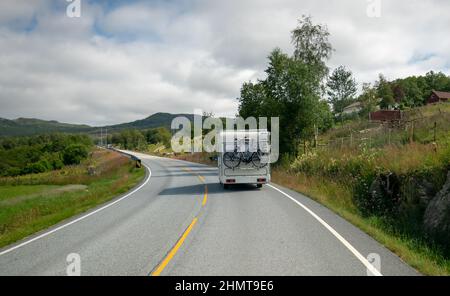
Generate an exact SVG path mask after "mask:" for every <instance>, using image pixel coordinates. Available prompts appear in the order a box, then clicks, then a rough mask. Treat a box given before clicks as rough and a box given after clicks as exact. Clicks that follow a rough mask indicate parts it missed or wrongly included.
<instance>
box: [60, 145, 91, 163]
mask: <svg viewBox="0 0 450 296" xmlns="http://www.w3.org/2000/svg"><path fill="white" fill-rule="evenodd" d="M88 153H89V151H88V149H87V148H86V146H84V145H83V144H71V145H70V146H68V147H66V148H65V149H64V151H63V161H64V164H65V165H72V164H80V162H81V161H82V160H83V159H85V158H86V157H87V156H88Z"/></svg>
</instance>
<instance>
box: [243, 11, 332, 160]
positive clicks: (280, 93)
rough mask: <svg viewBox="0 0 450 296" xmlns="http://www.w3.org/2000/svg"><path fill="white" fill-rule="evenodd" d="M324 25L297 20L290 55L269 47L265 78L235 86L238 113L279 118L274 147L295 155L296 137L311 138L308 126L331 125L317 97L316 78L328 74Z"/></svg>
mask: <svg viewBox="0 0 450 296" xmlns="http://www.w3.org/2000/svg"><path fill="white" fill-rule="evenodd" d="M328 36H329V33H328V31H327V29H326V27H324V26H322V25H314V24H313V23H312V21H311V18H310V17H303V18H302V19H300V20H299V24H298V26H297V28H295V29H294V30H293V31H292V43H293V45H294V55H293V56H292V57H290V56H288V55H287V54H285V53H283V52H282V51H281V50H280V49H279V48H276V49H274V50H273V51H272V52H271V53H270V55H269V57H268V59H269V65H268V67H267V69H266V70H265V72H266V75H267V77H266V79H264V80H260V81H258V82H257V83H252V82H247V83H245V84H244V85H243V86H242V88H241V95H240V97H239V98H238V100H239V115H240V116H242V117H244V118H246V117H249V116H254V117H259V116H264V117H268V118H270V117H279V119H280V127H281V128H280V151H281V152H282V153H296V152H297V151H298V148H299V147H298V144H299V141H300V140H301V139H305V140H306V139H311V138H312V137H313V135H314V127H318V128H319V129H324V128H327V127H329V126H330V125H331V123H330V118H332V117H331V112H330V110H329V107H328V106H327V104H326V102H323V101H321V96H322V93H323V85H322V82H323V80H324V78H325V77H326V75H327V74H328V68H327V66H326V64H325V61H326V60H327V59H328V58H329V57H330V55H331V52H332V47H331V44H330V43H329V42H328Z"/></svg>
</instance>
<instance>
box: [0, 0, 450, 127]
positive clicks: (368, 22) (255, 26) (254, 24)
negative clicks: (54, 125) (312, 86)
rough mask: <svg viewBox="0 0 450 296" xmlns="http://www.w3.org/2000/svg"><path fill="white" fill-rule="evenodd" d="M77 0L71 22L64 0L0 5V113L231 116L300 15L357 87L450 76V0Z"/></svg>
mask: <svg viewBox="0 0 450 296" xmlns="http://www.w3.org/2000/svg"><path fill="white" fill-rule="evenodd" d="M374 1H375V2H377V1H380V3H381V10H380V12H381V14H380V15H379V17H374V16H377V13H376V12H377V10H376V9H375V10H372V8H373V7H374V6H370V5H371V4H372V2H374ZM80 2H81V17H79V18H76V17H74V18H70V17H68V16H67V13H66V10H67V6H68V5H69V4H70V2H68V1H66V0H1V1H0V117H4V118H9V119H13V118H17V117H34V118H42V119H55V120H58V121H62V122H71V123H87V124H92V125H103V124H113V123H120V122H126V121H131V120H136V119H140V118H144V117H147V116H148V115H150V114H152V113H155V112H159V111H162V112H172V113H178V112H188V113H192V112H193V110H194V109H199V108H200V109H203V110H205V111H212V112H214V113H215V114H217V115H234V114H235V113H236V110H237V104H236V100H235V98H236V97H237V96H238V95H239V89H240V86H241V84H242V83H243V82H245V81H248V80H255V79H257V78H263V77H264V68H265V66H266V62H267V60H266V57H267V55H268V53H269V52H270V51H271V50H272V49H273V48H275V47H280V48H281V49H282V50H284V51H285V52H287V53H289V54H291V53H292V46H291V44H290V31H291V30H292V29H293V28H294V27H295V26H296V22H297V19H298V18H299V17H300V16H301V15H304V14H308V15H311V16H312V17H313V21H314V22H316V23H323V24H326V25H327V26H328V29H329V31H330V33H331V42H332V44H333V46H334V48H335V50H336V51H335V52H334V55H333V57H332V59H331V60H330V61H329V66H330V67H331V68H334V67H336V66H339V65H345V66H347V67H348V68H349V69H351V70H352V71H353V72H354V74H355V77H356V79H357V81H358V82H359V83H362V82H371V81H373V80H375V79H376V77H377V75H378V73H380V72H382V73H384V74H385V75H386V76H387V77H388V78H390V79H394V78H397V77H404V76H408V75H418V74H424V73H426V72H427V71H429V70H432V69H433V70H435V71H443V72H445V73H446V74H449V73H450V38H449V35H450V34H449V31H450V30H449V28H450V16H449V15H448V12H449V11H450V1H448V0H271V1H269V0H220V1H215V0H169V1H163V0H160V1H158V0H154V1H139V0H136V1H121V0H117V1H114V0H112V1H107V0H98V1H93V0H92V1H88V0H80ZM375 5H376V3H375ZM368 12H369V13H368Z"/></svg>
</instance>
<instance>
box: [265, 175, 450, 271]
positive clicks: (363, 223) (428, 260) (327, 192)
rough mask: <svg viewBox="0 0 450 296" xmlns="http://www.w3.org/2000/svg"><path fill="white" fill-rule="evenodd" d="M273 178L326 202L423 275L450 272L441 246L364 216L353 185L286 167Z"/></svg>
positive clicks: (278, 182) (330, 207)
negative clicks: (354, 196)
mask: <svg viewBox="0 0 450 296" xmlns="http://www.w3.org/2000/svg"><path fill="white" fill-rule="evenodd" d="M272 180H273V182H275V183H277V184H279V185H282V186H285V187H287V188H290V189H292V190H295V191H297V192H300V193H303V194H305V195H307V196H309V197H311V198H312V199H314V200H316V201H318V202H320V203H321V204H323V205H325V206H326V207H328V208H329V209H331V210H332V211H334V212H335V213H337V214H338V215H340V216H341V217H343V218H344V219H346V220H347V221H349V222H350V223H352V224H353V225H355V226H357V227H358V228H360V229H361V230H363V231H364V232H366V233H367V234H369V235H370V236H372V237H373V238H374V239H376V240H377V241H378V242H380V243H381V244H383V245H384V246H385V247H387V248H388V249H389V250H391V251H392V252H394V253H395V254H397V255H398V256H399V257H400V258H402V259H403V260H404V261H405V262H406V263H408V264H409V265H410V266H412V267H413V268H415V269H417V270H418V271H419V272H421V273H422V274H425V275H450V260H449V259H448V258H446V257H445V256H444V255H443V254H442V252H441V251H440V250H439V248H434V247H432V246H430V245H428V244H426V243H425V242H423V241H421V240H419V239H417V238H413V237H408V236H406V235H404V234H400V233H398V232H396V231H395V230H393V229H390V227H389V225H386V224H385V223H384V222H383V221H382V220H380V219H379V218H377V217H369V218H364V217H362V216H361V215H360V214H359V213H358V211H357V209H356V208H355V206H354V205H353V203H352V192H351V189H350V188H345V187H343V186H342V185H341V184H338V183H335V182H333V181H332V180H329V179H327V178H323V177H314V176H306V175H304V174H301V173H298V174H291V173H288V172H286V171H285V170H283V169H282V168H276V169H274V170H273V171H272ZM336 197H339V198H336Z"/></svg>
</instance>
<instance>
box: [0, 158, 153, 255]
mask: <svg viewBox="0 0 450 296" xmlns="http://www.w3.org/2000/svg"><path fill="white" fill-rule="evenodd" d="M144 166H145V167H146V168H147V169H148V172H149V174H148V176H147V179H145V181H144V183H142V184H141V185H140V186H139V187H138V188H136V189H134V190H133V191H131V192H129V193H127V194H126V195H124V196H122V197H121V198H119V199H117V200H115V201H113V202H111V203H109V204H107V205H104V206H103V207H101V208H99V209H97V210H95V211H93V212H90V213H88V214H86V215H84V216H81V217H79V218H77V219H75V220H73V221H70V222H68V223H66V224H63V225H61V226H59V227H57V228H55V229H52V230H50V231H47V232H45V233H43V234H41V235H39V236H36V237H34V238H32V239H29V240H27V241H25V242H23V243H21V244H18V245H17V246H14V247H12V248H9V249H6V250H4V251H2V252H0V256H2V255H5V254H7V253H9V252H12V251H14V250H16V249H18V248H21V247H23V246H26V245H28V244H30V243H32V242H34V241H37V240H38V239H41V238H44V237H46V236H48V235H50V234H52V233H55V232H57V231H59V230H61V229H64V228H66V227H67V226H70V225H72V224H75V223H77V222H80V221H81V220H84V219H86V218H88V217H90V216H92V215H94V214H97V213H98V212H100V211H103V210H105V209H107V208H109V207H111V206H113V205H115V204H116V203H118V202H120V201H122V200H124V199H125V198H128V197H129V196H130V195H132V194H134V193H135V192H137V191H138V190H140V189H141V188H142V187H144V186H145V185H146V184H147V183H148V181H149V180H150V178H151V176H152V171H151V169H150V167H148V166H146V165H145V164H144Z"/></svg>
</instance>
